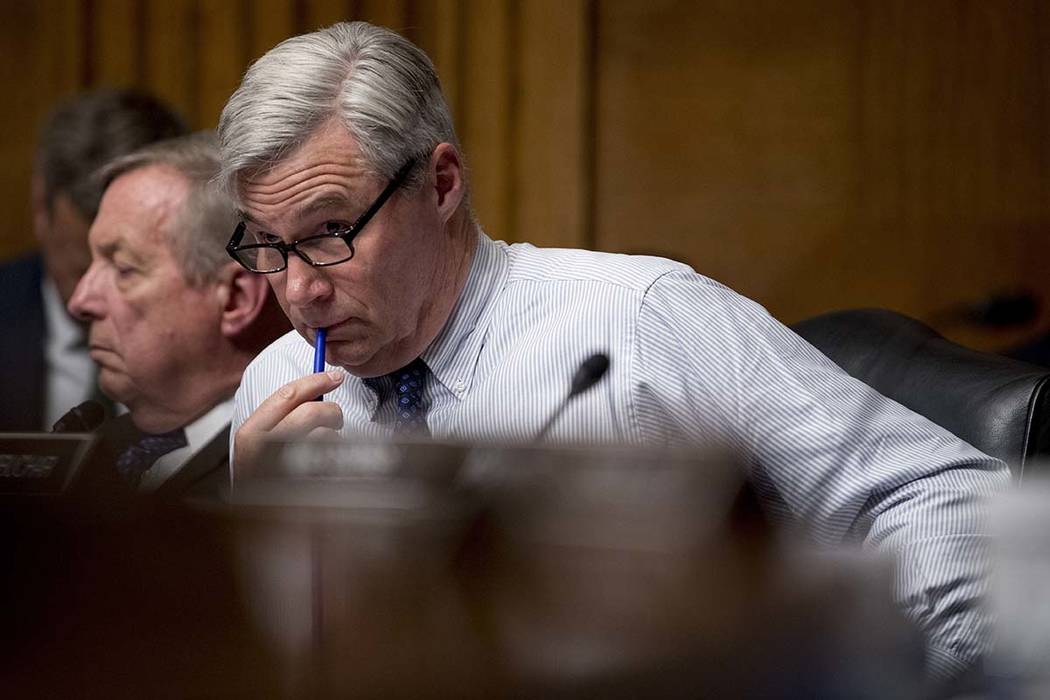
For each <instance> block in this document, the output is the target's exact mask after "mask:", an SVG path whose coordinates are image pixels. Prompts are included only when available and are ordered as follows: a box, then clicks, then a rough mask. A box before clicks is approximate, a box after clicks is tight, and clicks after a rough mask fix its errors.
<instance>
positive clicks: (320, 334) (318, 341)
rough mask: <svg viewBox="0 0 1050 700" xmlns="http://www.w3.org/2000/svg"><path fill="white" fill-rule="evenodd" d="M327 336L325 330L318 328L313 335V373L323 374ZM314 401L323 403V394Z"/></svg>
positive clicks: (326, 330)
mask: <svg viewBox="0 0 1050 700" xmlns="http://www.w3.org/2000/svg"><path fill="white" fill-rule="evenodd" d="M327 336H328V329H327V328H318V329H317V332H316V333H315V334H314V372H324V341H325V338H326V337H327ZM314 400H315V401H324V394H322V395H320V396H318V397H317V398H316V399H314Z"/></svg>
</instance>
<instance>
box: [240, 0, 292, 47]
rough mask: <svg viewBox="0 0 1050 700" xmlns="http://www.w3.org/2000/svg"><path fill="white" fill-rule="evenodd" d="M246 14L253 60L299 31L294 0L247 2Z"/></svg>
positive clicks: (255, 0) (254, 0) (256, 0)
mask: <svg viewBox="0 0 1050 700" xmlns="http://www.w3.org/2000/svg"><path fill="white" fill-rule="evenodd" d="M245 16H246V19H247V25H248V42H249V43H248V46H249V59H250V60H252V61H254V60H255V59H257V58H259V57H260V56H262V55H263V54H264V53H266V52H267V51H269V50H270V49H272V48H273V47H274V46H276V45H277V44H279V43H281V42H282V41H284V40H285V39H287V38H288V37H290V36H294V35H295V34H296V33H297V27H296V17H295V3H294V2H293V0H253V1H252V2H249V3H247V5H246V9H245Z"/></svg>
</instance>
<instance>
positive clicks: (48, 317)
mask: <svg viewBox="0 0 1050 700" xmlns="http://www.w3.org/2000/svg"><path fill="white" fill-rule="evenodd" d="M40 292H41V294H42V295H43V297H44V319H45V323H46V324H47V337H48V342H49V343H50V344H52V345H54V347H56V348H61V349H62V350H67V349H73V348H82V347H86V341H87V338H86V337H85V336H86V334H85V333H84V327H83V326H81V325H80V324H79V323H77V322H76V321H75V320H73V318H72V317H71V316H70V315H69V313H68V312H67V311H66V307H65V306H63V304H62V297H60V296H59V294H58V288H57V287H56V286H55V283H54V282H52V281H51V280H50V279H48V278H45V279H44V281H43V282H42V283H41V285H40Z"/></svg>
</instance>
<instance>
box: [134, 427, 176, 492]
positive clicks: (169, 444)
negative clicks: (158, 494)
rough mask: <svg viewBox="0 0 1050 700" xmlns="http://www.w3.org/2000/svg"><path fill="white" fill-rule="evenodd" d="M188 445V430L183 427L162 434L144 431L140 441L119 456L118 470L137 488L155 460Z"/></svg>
mask: <svg viewBox="0 0 1050 700" xmlns="http://www.w3.org/2000/svg"><path fill="white" fill-rule="evenodd" d="M186 445H187V442H186V432H185V431H184V430H183V429H182V428H176V429H175V430H172V431H171V432H168V433H161V434H160V435H150V434H147V433H143V435H142V437H141V438H139V440H138V442H135V443H133V444H131V445H129V446H128V447H126V448H124V451H123V452H121V453H120V456H119V457H118V458H117V471H118V472H119V473H120V475H121V476H122V477H123V478H124V480H125V481H126V482H128V484H129V485H130V486H132V487H133V488H137V487H138V485H139V482H140V481H142V475H143V474H145V473H146V472H147V471H149V468H150V467H152V466H153V463H154V462H156V461H157V460H158V459H160V458H161V457H163V456H164V455H166V454H168V453H169V452H173V451H175V450H177V449H179V448H180V447H185V446H186Z"/></svg>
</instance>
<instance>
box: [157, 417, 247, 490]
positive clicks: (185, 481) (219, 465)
mask: <svg viewBox="0 0 1050 700" xmlns="http://www.w3.org/2000/svg"><path fill="white" fill-rule="evenodd" d="M229 456H230V426H229V425H227V426H226V427H225V428H223V429H222V430H221V431H219V434H218V435H216V436H215V437H214V438H212V440H211V442H209V443H208V444H207V445H205V446H204V447H203V448H201V450H200V451H199V452H197V454H195V455H194V456H193V458H191V459H190V461H189V462H187V463H186V464H184V465H182V467H180V468H179V470H178V471H177V472H175V473H174V474H173V475H172V476H171V478H170V479H168V480H167V481H165V482H164V483H163V484H161V485H160V487H159V488H158V489H157V491H156V495H157V496H159V497H160V498H167V499H178V498H181V497H182V495H183V494H184V493H186V491H188V490H189V489H190V488H192V487H193V486H194V485H195V484H197V483H198V482H200V481H202V480H204V479H206V478H208V477H209V476H213V475H215V472H217V471H220V470H221V471H227V469H228V466H229Z"/></svg>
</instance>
